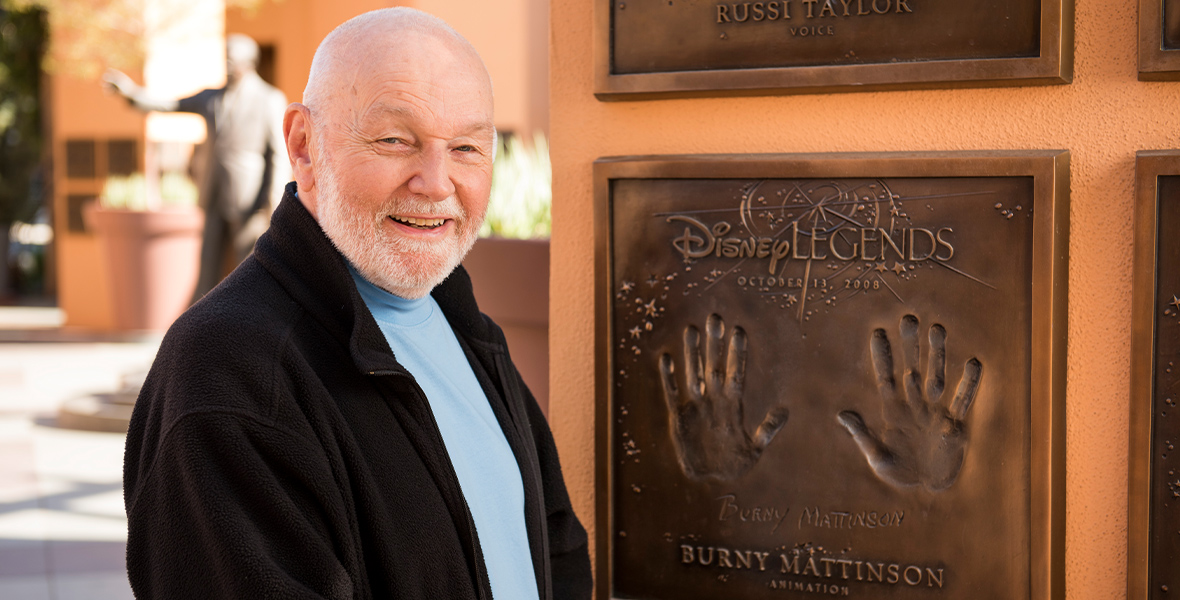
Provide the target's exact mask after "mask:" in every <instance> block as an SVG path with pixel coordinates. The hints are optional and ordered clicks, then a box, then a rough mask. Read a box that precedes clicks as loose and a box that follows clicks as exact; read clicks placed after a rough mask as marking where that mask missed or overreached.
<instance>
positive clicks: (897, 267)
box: [891, 261, 905, 275]
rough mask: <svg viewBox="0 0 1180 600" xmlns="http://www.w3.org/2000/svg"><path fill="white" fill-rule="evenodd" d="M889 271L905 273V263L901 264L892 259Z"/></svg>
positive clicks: (899, 273)
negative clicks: (891, 266)
mask: <svg viewBox="0 0 1180 600" xmlns="http://www.w3.org/2000/svg"><path fill="white" fill-rule="evenodd" d="M891 271H893V272H894V273H897V274H898V275H901V274H902V273H905V265H903V264H901V263H899V262H897V261H893V268H892V269H891Z"/></svg>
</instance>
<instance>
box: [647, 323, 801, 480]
mask: <svg viewBox="0 0 1180 600" xmlns="http://www.w3.org/2000/svg"><path fill="white" fill-rule="evenodd" d="M724 337H725V322H724V321H722V320H721V317H720V316H718V315H716V314H713V315H709V318H708V320H707V321H706V323H705V355H704V357H703V359H702V357H701V342H700V338H701V334H700V331H699V330H698V329H697V328H696V327H695V326H693V325H689V326H688V327H686V328H685V329H684V378H683V383H684V385H683V386H680V385H678V384H677V378H676V368H675V364H674V363H673V360H672V357H671V356H670V355H668V354H664V355H663V356H662V357H661V358H660V380H661V382H662V383H663V387H664V400H665V401H666V402H667V405H668V423H669V426H670V428H671V430H672V443H673V446H674V447H675V449H676V457H677V458H678V459H679V460H680V467H681V469H683V470H684V474H685V475H687V476H688V477H689V478H691V479H715V480H720V481H727V480H731V479H736V478H738V477H740V476H742V475H743V474H744V473H745V472H746V471H749V470H750V468H751V467H753V466H754V464H755V463H757V462H758V458H759V457H761V456H762V451H763V450H765V449H766V446H767V445H768V444H770V441H771V440H773V439H774V436H775V434H777V433H778V432H779V430H780V429H782V427H783V425H785V424H786V422H787V408H786V407H785V406H781V405H779V406H775V407H774V408H772V409H771V410H770V412H769V413H768V414H767V415H766V417H765V418H764V419H763V420H762V424H761V425H759V426H758V429H757V430H756V431H755V432H754V435H753V436H750V434H749V433H747V432H746V427H745V424H744V411H743V407H742V404H743V402H742V391H743V388H744V387H745V379H746V332H745V331H743V330H742V328H741V327H734V328H733V333H732V334H731V335H730V338H729V344H728V350H727V348H726V344H725V339H724Z"/></svg>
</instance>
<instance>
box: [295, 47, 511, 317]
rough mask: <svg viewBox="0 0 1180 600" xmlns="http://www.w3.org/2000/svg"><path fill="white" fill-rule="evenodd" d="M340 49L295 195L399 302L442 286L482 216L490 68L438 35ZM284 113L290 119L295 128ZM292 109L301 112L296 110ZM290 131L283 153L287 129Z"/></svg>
mask: <svg viewBox="0 0 1180 600" xmlns="http://www.w3.org/2000/svg"><path fill="white" fill-rule="evenodd" d="M357 37H358V38H362V39H358V40H357V42H356V43H353V44H350V45H349V46H351V47H348V46H346V47H344V48H342V49H341V50H340V53H341V54H342V55H343V56H345V57H348V56H353V57H358V58H360V60H355V61H352V63H351V64H350V63H348V61H345V60H338V61H337V63H336V64H335V65H334V69H333V73H332V75H333V77H332V83H333V86H332V90H331V92H330V93H329V94H327V95H326V98H325V99H324V100H323V101H319V102H316V105H314V106H312V107H311V109H310V111H308V110H307V109H306V108H304V109H303V110H304V111H307V112H306V113H301V114H302V116H303V117H304V118H307V119H309V120H310V121H311V122H312V126H311V127H310V128H308V129H310V132H311V135H310V136H307V137H310V138H311V141H310V143H309V141H308V140H306V139H305V140H304V142H303V143H304V144H305V145H306V148H305V149H304V151H303V154H304V155H305V156H306V163H307V164H305V165H303V166H304V169H303V171H304V172H303V173H300V172H299V166H300V164H299V163H300V159H299V158H297V157H294V154H293V159H292V160H293V163H295V166H296V170H297V173H296V179H297V181H298V183H299V195H300V199H301V200H302V201H303V203H304V205H305V206H307V207H308V209H309V211H310V212H311V213H312V215H313V216H315V217H316V220H317V221H318V222H319V224H320V227H322V228H323V230H324V232H325V233H326V234H327V236H328V238H329V239H331V240H332V243H333V244H335V245H336V247H337V249H339V250H340V252H341V253H342V254H343V255H344V256H345V257H346V258H347V259H348V260H349V262H351V263H352V264H353V266H354V267H355V268H356V269H357V271H359V272H360V273H361V275H363V276H364V277H365V278H366V279H368V280H369V281H371V282H373V283H375V284H376V285H378V286H380V287H381V288H383V289H385V290H387V291H389V292H391V293H394V294H396V295H398V296H402V297H405V298H418V297H422V296H424V295H426V294H428V293H430V290H431V289H433V288H434V287H435V286H436V285H438V284H439V283H440V282H442V280H443V279H445V278H446V277H447V275H449V274H450V273H451V271H452V270H454V268H455V266H457V265H458V264H459V262H460V261H461V260H462V259H463V257H464V256H465V255H466V253H467V251H468V250H470V248H471V246H472V245H473V244H474V243H475V239H476V237H477V234H478V232H479V228H480V225H481V224H482V223H483V217H484V213H485V212H486V209H487V202H488V195H489V192H490V188H491V179H492V153H493V149H494V147H495V130H494V128H493V125H492V97H491V86H490V83H489V81H488V78H487V72H486V70H485V69H484V67H483V65H482V63H481V62H480V61H479V59H478V56H476V55H475V54H474V52H473V51H472V50H471V49H470V47H469V46H465V45H463V44H459V43H457V42H456V41H455V40H454V39H452V38H450V37H447V36H445V35H439V34H435V33H430V32H421V31H403V32H399V33H398V40H397V41H398V42H400V43H398V44H393V45H392V46H395V48H394V49H391V48H390V46H391V45H390V44H386V45H385V46H384V47H382V45H381V44H374V43H372V42H371V41H369V40H370V39H371V36H357ZM290 111H291V109H289V111H288V122H290V121H291V120H292V114H291V112H290ZM296 112H300V111H298V109H296ZM287 129H288V146H289V148H290V146H291V138H292V134H291V131H292V129H297V128H293V127H291V125H290V123H288V126H287Z"/></svg>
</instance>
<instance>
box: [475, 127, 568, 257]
mask: <svg viewBox="0 0 1180 600" xmlns="http://www.w3.org/2000/svg"><path fill="white" fill-rule="evenodd" d="M497 144H499V146H498V148H497V152H496V163H495V166H494V167H493V170H492V193H491V199H490V200H489V201H488V213H487V217H486V218H485V219H484V224H483V229H481V230H480V235H481V236H484V237H487V236H499V237H508V238H522V239H528V238H544V237H549V232H550V230H551V220H550V212H549V210H550V205H551V204H552V199H553V184H552V181H553V175H552V171H551V169H550V165H549V144H548V142H546V141H545V135H544V134H542V133H537V134H536V135H535V136H534V137H533V144H532V146H531V147H530V146H526V145H525V143H524V141H523V140H521V139H520V138H519V137H509V138H508V139H507V141H505V140H504V139H503V138H501V139H500V140H498V141H497Z"/></svg>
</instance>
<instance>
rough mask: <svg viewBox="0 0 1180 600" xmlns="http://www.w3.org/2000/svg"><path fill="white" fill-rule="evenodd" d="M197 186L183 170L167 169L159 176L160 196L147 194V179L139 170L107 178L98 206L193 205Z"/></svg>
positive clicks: (116, 208) (120, 207) (139, 207)
mask: <svg viewBox="0 0 1180 600" xmlns="http://www.w3.org/2000/svg"><path fill="white" fill-rule="evenodd" d="M197 196H198V192H197V186H196V184H194V183H193V182H192V180H191V179H189V178H188V175H185V174H184V173H180V172H176V171H169V172H166V173H163V174H161V175H160V198H159V202H156V201H154V200H153V199H152V198H151V197H150V196H149V195H148V186H147V180H146V179H144V176H143V174H142V173H135V174H132V175H113V176H111V177H107V180H106V183H104V184H103V187H102V194H101V195H100V196H99V197H98V203H99V206H101V207H103V208H106V209H111V210H137V211H144V210H156V209H159V208H196V206H197V204H198V202H197Z"/></svg>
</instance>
